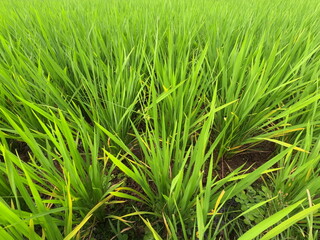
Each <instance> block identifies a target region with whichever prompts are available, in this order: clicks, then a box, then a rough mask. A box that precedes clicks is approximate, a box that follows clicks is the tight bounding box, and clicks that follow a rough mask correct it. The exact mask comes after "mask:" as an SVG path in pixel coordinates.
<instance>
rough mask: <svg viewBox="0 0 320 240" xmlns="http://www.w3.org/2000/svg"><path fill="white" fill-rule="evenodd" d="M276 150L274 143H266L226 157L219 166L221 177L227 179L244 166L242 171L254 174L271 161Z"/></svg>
mask: <svg viewBox="0 0 320 240" xmlns="http://www.w3.org/2000/svg"><path fill="white" fill-rule="evenodd" d="M275 150H276V145H275V144H274V143H272V142H267V141H264V142H261V143H259V144H258V145H256V146H254V147H253V148H250V149H249V150H246V151H244V152H241V153H237V154H233V155H231V156H226V157H224V158H223V159H221V161H220V162H219V164H218V166H219V167H218V169H219V171H218V173H219V176H221V177H225V176H226V175H227V174H229V173H231V172H232V171H233V170H235V169H237V168H239V167H241V166H242V165H244V166H243V168H242V170H246V172H247V173H249V172H253V171H254V170H255V169H257V168H258V167H260V166H261V165H263V164H264V163H266V162H267V161H268V160H270V159H271V158H272V157H273V156H274V153H275Z"/></svg>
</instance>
